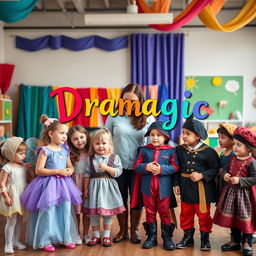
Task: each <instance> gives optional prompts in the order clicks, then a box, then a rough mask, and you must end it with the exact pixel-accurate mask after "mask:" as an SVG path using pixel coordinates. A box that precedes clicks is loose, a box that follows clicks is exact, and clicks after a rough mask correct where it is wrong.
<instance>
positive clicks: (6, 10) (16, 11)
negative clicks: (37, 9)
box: [0, 0, 38, 23]
mask: <svg viewBox="0 0 256 256" xmlns="http://www.w3.org/2000/svg"><path fill="white" fill-rule="evenodd" d="M37 2H38V0H19V1H12V2H10V1H1V2H0V20H2V21H4V22H8V23H9V22H10V23H11V22H17V21H19V20H22V19H24V18H25V17H26V16H27V15H28V14H29V13H30V12H31V11H32V9H33V8H34V6H35V5H36V3H37Z"/></svg>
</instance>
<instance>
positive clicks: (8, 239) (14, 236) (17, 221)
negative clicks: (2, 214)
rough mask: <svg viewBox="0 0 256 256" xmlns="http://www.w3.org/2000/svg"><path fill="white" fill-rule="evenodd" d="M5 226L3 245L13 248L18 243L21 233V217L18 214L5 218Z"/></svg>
mask: <svg viewBox="0 0 256 256" xmlns="http://www.w3.org/2000/svg"><path fill="white" fill-rule="evenodd" d="M6 218H7V221H6V225H5V230H4V233H5V244H6V245H8V246H11V247H13V245H16V244H17V243H19V239H20V232H21V224H22V216H21V215H20V214H18V213H14V214H13V215H12V216H11V217H6Z"/></svg>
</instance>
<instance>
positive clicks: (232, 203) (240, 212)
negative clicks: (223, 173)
mask: <svg viewBox="0 0 256 256" xmlns="http://www.w3.org/2000/svg"><path fill="white" fill-rule="evenodd" d="M253 160H254V158H252V157H248V158H247V159H245V160H240V159H237V158H236V156H232V158H231V159H230V163H229V171H228V173H230V174H231V176H232V177H233V176H236V177H240V178H243V177H250V172H249V165H250V164H251V162H252V161H253ZM255 191H256V186H246V187H245V186H244V187H242V186H241V182H240V184H236V185H232V184H230V183H227V182H225V185H224V187H223V189H222V192H221V195H220V199H219V201H218V204H217V208H216V211H215V214H214V218H213V222H214V223H215V224H217V225H219V226H222V227H226V228H238V229H240V230H241V231H242V232H243V233H253V232H254V230H255V227H256V221H255V206H256V200H255V199H256V193H255Z"/></svg>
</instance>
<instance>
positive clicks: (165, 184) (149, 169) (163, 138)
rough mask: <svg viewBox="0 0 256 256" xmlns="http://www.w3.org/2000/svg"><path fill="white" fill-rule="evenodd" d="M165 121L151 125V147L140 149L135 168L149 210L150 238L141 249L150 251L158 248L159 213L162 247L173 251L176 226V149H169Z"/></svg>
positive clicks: (148, 231)
mask: <svg viewBox="0 0 256 256" xmlns="http://www.w3.org/2000/svg"><path fill="white" fill-rule="evenodd" d="M162 125H163V122H161V121H156V122H154V123H152V124H151V125H150V127H149V129H148V131H147V132H146V134H145V136H149V137H150V144H148V145H146V146H143V147H139V149H138V156H137V160H136V162H135V165H134V169H135V171H136V172H137V173H139V174H141V175H142V180H141V192H142V194H143V203H144V206H145V210H146V222H144V223H143V226H144V229H145V231H146V234H147V236H148V237H147V239H146V240H145V241H144V243H143V244H142V248H144V249H149V248H152V247H153V246H155V245H157V223H156V213H157V212H158V213H159V215H160V219H161V229H162V238H163V247H164V249H165V250H174V249H175V245H174V243H173V241H172V234H173V231H174V228H175V225H174V224H172V223H171V216H170V211H169V207H170V200H171V194H172V179H171V175H173V174H175V173H176V172H177V171H178V169H179V167H178V161H177V158H176V154H175V149H174V148H172V147H170V146H168V145H167V144H168V142H169V140H170V137H169V134H168V131H166V130H164V129H163V127H162Z"/></svg>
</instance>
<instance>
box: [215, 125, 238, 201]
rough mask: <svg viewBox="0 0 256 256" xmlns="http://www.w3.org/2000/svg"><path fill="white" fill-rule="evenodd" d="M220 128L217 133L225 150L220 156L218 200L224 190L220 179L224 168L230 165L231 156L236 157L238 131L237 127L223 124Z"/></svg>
mask: <svg viewBox="0 0 256 256" xmlns="http://www.w3.org/2000/svg"><path fill="white" fill-rule="evenodd" d="M219 126H220V127H219V128H218V129H217V133H218V136H219V144H220V147H221V148H224V149H225V150H224V151H223V152H222V153H221V155H220V169H219V173H218V177H217V179H216V183H217V199H218V198H219V196H220V192H221V188H222V185H223V184H222V180H221V179H220V178H219V177H220V176H221V174H222V170H223V168H224V167H225V166H226V165H227V164H228V163H229V160H230V158H231V156H233V155H234V152H233V135H234V130H235V129H236V127H237V126H236V125H233V124H227V123H222V124H220V125H219Z"/></svg>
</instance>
